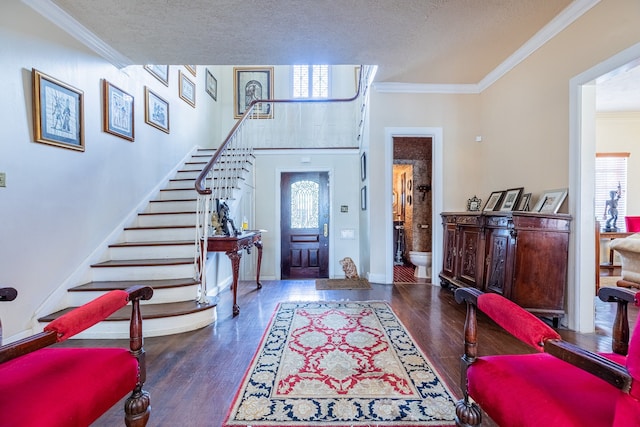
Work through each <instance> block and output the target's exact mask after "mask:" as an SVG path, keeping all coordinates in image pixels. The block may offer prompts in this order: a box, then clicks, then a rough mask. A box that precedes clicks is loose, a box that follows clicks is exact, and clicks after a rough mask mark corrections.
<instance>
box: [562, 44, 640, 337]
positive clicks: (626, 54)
mask: <svg viewBox="0 0 640 427" xmlns="http://www.w3.org/2000/svg"><path fill="white" fill-rule="evenodd" d="M639 57H640V43H638V44H636V45H634V46H632V47H630V48H628V49H626V50H624V51H622V52H620V53H618V54H616V55H614V56H612V57H611V58H609V59H607V60H605V61H603V62H601V63H599V64H598V65H596V66H594V67H592V68H591V69H589V70H587V71H585V72H583V73H581V74H579V75H577V76H575V77H573V78H572V79H571V80H570V91H569V105H570V116H569V119H570V126H569V150H570V161H569V189H570V191H569V203H570V207H569V213H570V214H572V216H573V223H574V224H575V233H574V232H572V233H571V240H570V249H569V254H570V256H569V278H568V279H569V280H568V282H569V283H573V284H574V286H570V287H569V288H568V295H567V304H568V311H569V312H570V313H573V314H572V315H571V316H570V317H569V319H568V320H569V324H568V327H569V329H573V330H575V331H578V332H583V333H588V332H593V330H594V319H595V315H594V310H593V285H591V283H592V282H593V277H594V258H595V239H594V237H593V230H594V228H595V218H594V215H593V200H594V187H595V182H594V175H595V152H596V149H595V130H594V128H595V101H596V98H595V84H594V82H595V80H596V79H597V78H598V77H600V76H602V75H604V74H606V73H608V72H611V71H613V70H615V69H617V68H619V67H621V66H624V65H625V64H630V63H635V61H638V58H639ZM577 248H580V249H579V250H578V249H577Z"/></svg>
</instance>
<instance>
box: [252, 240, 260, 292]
mask: <svg viewBox="0 0 640 427" xmlns="http://www.w3.org/2000/svg"><path fill="white" fill-rule="evenodd" d="M254 244H255V246H256V248H258V265H257V266H256V283H257V284H258V289H262V283H260V266H261V265H262V241H261V240H259V241H257V242H255V243H254Z"/></svg>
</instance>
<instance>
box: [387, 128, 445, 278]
mask: <svg viewBox="0 0 640 427" xmlns="http://www.w3.org/2000/svg"><path fill="white" fill-rule="evenodd" d="M396 136H398V137H425V138H428V137H431V141H432V154H431V155H432V158H431V170H432V172H431V233H432V234H431V254H432V258H431V259H432V268H431V271H432V273H431V276H432V278H431V282H432V283H434V284H436V282H435V281H434V279H435V275H436V272H438V271H440V266H441V265H442V239H443V231H442V227H441V226H440V224H441V223H442V222H441V220H440V213H441V212H442V209H443V194H444V185H443V176H444V173H443V169H444V164H443V153H442V151H443V139H442V138H443V137H442V128H438V127H386V128H384V141H385V144H384V150H385V152H384V155H385V169H384V174H385V180H384V194H385V200H386V203H385V207H384V217H385V218H384V223H385V230H386V233H385V254H386V256H385V276H386V281H385V283H393V227H392V224H393V137H396Z"/></svg>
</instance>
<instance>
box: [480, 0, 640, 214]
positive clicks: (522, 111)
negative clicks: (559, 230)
mask: <svg viewBox="0 0 640 427" xmlns="http://www.w3.org/2000/svg"><path fill="white" fill-rule="evenodd" d="M638 28H640V3H639V2H637V1H636V0H603V1H601V2H600V3H599V4H598V5H596V6H595V7H594V8H593V9H591V10H590V11H588V12H587V13H586V14H585V15H584V16H583V17H581V18H580V19H578V20H577V21H576V22H574V23H573V24H572V25H570V26H569V27H568V28H566V29H565V30H564V31H562V32H561V33H560V34H558V35H557V36H556V37H554V38H553V39H552V40H550V41H549V42H548V43H546V44H545V45H544V46H542V47H541V48H540V49H538V50H537V51H536V52H534V53H533V54H532V55H531V56H530V57H529V58H527V59H526V60H525V61H523V62H522V63H521V64H520V65H518V66H517V67H515V68H514V69H513V70H512V71H510V72H509V73H508V74H506V75H505V76H504V77H502V78H501V79H500V80H498V81H497V82H496V83H495V84H493V85H492V86H491V87H489V88H488V89H486V90H485V91H484V92H483V93H482V94H481V95H480V98H481V105H480V111H481V114H482V128H483V136H484V141H483V143H482V147H483V150H482V156H483V159H484V162H485V163H484V165H483V168H484V170H486V171H489V173H488V175H487V177H486V179H485V180H483V186H484V188H483V190H484V191H483V192H484V193H486V194H489V192H490V191H493V190H496V189H498V190H499V189H501V188H508V187H509V186H511V185H514V186H524V187H525V191H527V192H529V191H531V192H533V200H534V201H535V200H537V198H538V197H539V196H540V194H541V193H542V191H544V190H545V189H553V188H560V187H568V185H569V111H570V110H569V80H570V79H571V78H572V77H574V76H576V75H578V74H580V73H582V72H584V71H585V70H587V69H589V68H591V67H593V66H595V65H596V64H598V63H600V62H602V61H604V60H605V59H607V58H609V57H611V56H613V55H614V54H616V53H618V52H619V51H621V50H623V49H625V48H627V47H629V46H631V45H633V44H635V43H637V42H638V41H640V31H638ZM567 209H568V204H567V203H565V204H564V207H563V209H562V211H563V212H567Z"/></svg>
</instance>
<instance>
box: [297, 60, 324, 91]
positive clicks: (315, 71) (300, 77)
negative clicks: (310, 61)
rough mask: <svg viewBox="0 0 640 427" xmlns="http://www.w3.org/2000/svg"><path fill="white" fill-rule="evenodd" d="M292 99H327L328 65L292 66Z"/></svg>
mask: <svg viewBox="0 0 640 427" xmlns="http://www.w3.org/2000/svg"><path fill="white" fill-rule="evenodd" d="M293 97H294V98H328V97H329V66H328V65H294V66H293Z"/></svg>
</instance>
